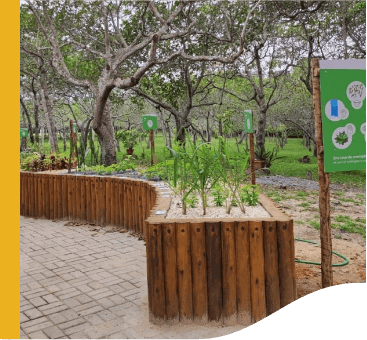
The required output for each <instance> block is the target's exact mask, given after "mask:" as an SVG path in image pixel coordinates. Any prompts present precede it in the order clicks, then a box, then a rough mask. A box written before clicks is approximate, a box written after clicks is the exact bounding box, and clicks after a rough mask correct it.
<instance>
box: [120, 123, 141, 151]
mask: <svg viewBox="0 0 367 340" xmlns="http://www.w3.org/2000/svg"><path fill="white" fill-rule="evenodd" d="M139 135H140V133H139V132H138V131H137V130H136V129H132V130H125V131H123V130H120V131H117V132H116V139H117V140H119V141H122V144H123V145H124V148H125V149H126V152H127V154H128V155H132V154H133V152H134V146H135V145H136V144H137V143H138V138H139Z"/></svg>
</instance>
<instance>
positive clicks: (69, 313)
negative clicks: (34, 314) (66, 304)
mask: <svg viewBox="0 0 367 340" xmlns="http://www.w3.org/2000/svg"><path fill="white" fill-rule="evenodd" d="M60 314H61V315H62V316H63V317H65V318H66V320H74V319H76V318H78V313H77V312H76V311H75V310H73V309H67V310H64V311H62V312H60Z"/></svg>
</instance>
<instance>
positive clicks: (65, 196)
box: [61, 175, 69, 220]
mask: <svg viewBox="0 0 367 340" xmlns="http://www.w3.org/2000/svg"><path fill="white" fill-rule="evenodd" d="M61 178H62V219H63V220H67V218H68V216H69V211H68V176H67V175H62V176H61Z"/></svg>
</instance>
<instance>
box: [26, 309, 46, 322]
mask: <svg viewBox="0 0 367 340" xmlns="http://www.w3.org/2000/svg"><path fill="white" fill-rule="evenodd" d="M24 314H25V315H26V316H27V317H28V318H29V319H31V320H33V319H37V318H40V317H41V316H43V314H42V313H41V312H40V311H39V310H38V309H37V308H32V309H28V310H26V311H24Z"/></svg>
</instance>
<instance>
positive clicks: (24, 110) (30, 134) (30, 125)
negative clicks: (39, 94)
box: [20, 97, 34, 144]
mask: <svg viewBox="0 0 367 340" xmlns="http://www.w3.org/2000/svg"><path fill="white" fill-rule="evenodd" d="M20 103H21V104H22V107H23V112H24V113H25V117H26V119H27V123H28V131H29V138H30V140H31V143H32V144H33V143H34V137H33V127H32V121H31V117H30V116H29V112H28V110H27V107H26V106H25V104H24V102H23V99H22V97H20Z"/></svg>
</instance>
